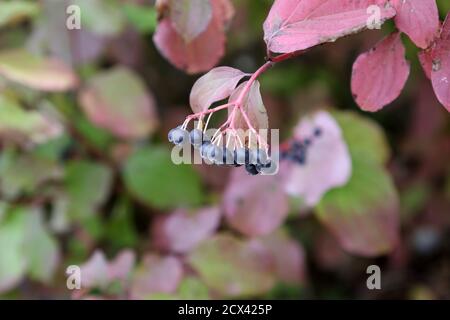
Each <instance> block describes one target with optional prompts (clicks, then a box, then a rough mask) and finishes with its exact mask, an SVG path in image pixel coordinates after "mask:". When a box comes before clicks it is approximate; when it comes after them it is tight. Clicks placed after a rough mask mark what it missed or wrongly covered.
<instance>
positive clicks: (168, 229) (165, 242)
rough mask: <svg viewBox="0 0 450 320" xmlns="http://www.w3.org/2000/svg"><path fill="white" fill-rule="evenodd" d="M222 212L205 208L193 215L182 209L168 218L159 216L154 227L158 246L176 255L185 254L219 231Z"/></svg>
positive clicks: (212, 208)
mask: <svg viewBox="0 0 450 320" xmlns="http://www.w3.org/2000/svg"><path fill="white" fill-rule="evenodd" d="M219 222H220V211H219V209H218V208H216V207H211V208H204V209H201V210H199V211H198V212H195V213H193V214H191V213H189V212H187V211H186V210H184V209H180V210H178V211H176V212H174V213H172V214H171V215H168V216H159V217H158V218H157V220H156V222H155V224H154V225H153V239H154V243H155V244H156V246H158V247H159V248H161V249H164V250H170V251H173V252H176V253H185V252H188V251H190V250H192V249H193V248H195V247H196V246H197V245H198V244H199V243H200V242H201V241H203V240H205V239H206V238H208V237H209V236H212V234H213V232H214V231H215V230H216V229H217V227H218V225H219Z"/></svg>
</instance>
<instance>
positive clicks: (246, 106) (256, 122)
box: [229, 81, 269, 140]
mask: <svg viewBox="0 0 450 320" xmlns="http://www.w3.org/2000/svg"><path fill="white" fill-rule="evenodd" d="M247 84H248V81H246V82H243V83H241V85H240V86H239V87H237V88H236V90H234V92H233V93H232V94H231V97H230V100H229V102H230V103H232V102H236V101H237V100H238V98H239V96H240V94H241V93H242V90H244V88H245V86H246V85H247ZM259 88H260V84H259V81H255V82H253V84H252V86H251V88H250V91H249V93H248V94H247V96H246V97H244V101H243V105H242V109H243V110H244V111H245V112H246V113H247V116H248V118H249V121H250V123H251V125H252V126H253V128H254V129H255V130H258V129H268V128H269V118H268V116H267V111H266V107H265V106H264V102H263V100H262V96H261V92H260V89H259ZM230 112H232V111H231V110H230ZM234 124H235V127H236V128H238V129H243V130H247V129H249V127H248V125H247V122H246V121H245V118H244V116H243V115H242V113H241V112H237V114H236V118H235V119H234ZM255 140H256V139H255Z"/></svg>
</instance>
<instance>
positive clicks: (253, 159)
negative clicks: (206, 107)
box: [168, 127, 276, 175]
mask: <svg viewBox="0 0 450 320" xmlns="http://www.w3.org/2000/svg"><path fill="white" fill-rule="evenodd" d="M168 138H169V141H170V142H172V143H174V144H175V145H182V144H184V143H186V142H187V141H189V142H190V143H191V145H192V146H193V147H194V148H196V149H199V151H200V155H201V157H202V158H203V159H205V160H208V161H209V162H210V163H213V164H216V165H228V166H234V167H240V166H245V169H246V170H247V172H248V173H249V174H251V175H258V174H260V173H261V174H271V173H272V172H275V170H276V167H275V163H272V161H271V160H270V159H269V157H268V155H267V152H266V151H265V150H263V149H248V148H243V147H241V148H235V149H228V148H227V147H226V146H218V145H216V144H214V143H212V142H211V138H210V137H208V136H207V135H206V134H203V131H202V130H200V129H193V130H192V131H191V132H188V131H186V130H185V129H183V128H181V127H178V128H175V129H172V130H170V132H169V135H168Z"/></svg>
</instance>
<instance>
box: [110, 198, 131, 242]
mask: <svg viewBox="0 0 450 320" xmlns="http://www.w3.org/2000/svg"><path fill="white" fill-rule="evenodd" d="M106 237H107V240H108V242H109V243H111V245H112V246H113V247H114V249H115V250H119V249H122V248H130V247H131V248H132V247H135V246H136V245H137V243H138V240H139V239H138V235H137V230H136V228H135V226H134V221H133V211H132V206H131V204H130V201H128V199H126V198H123V199H119V201H118V202H117V203H116V205H115V206H114V209H113V212H112V215H111V217H110V218H109V220H108V222H107V225H106Z"/></svg>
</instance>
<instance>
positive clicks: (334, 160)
mask: <svg viewBox="0 0 450 320" xmlns="http://www.w3.org/2000/svg"><path fill="white" fill-rule="evenodd" d="M316 128H318V129H320V131H321V132H322V133H321V135H320V136H319V137H317V138H315V139H314V140H313V141H312V145H311V146H310V147H309V149H308V150H307V154H306V163H305V164H304V165H303V166H300V165H297V164H291V165H286V166H285V165H283V166H282V167H281V168H280V170H281V174H282V176H283V181H284V186H285V189H286V191H287V192H288V193H289V194H290V195H293V196H299V197H302V198H303V200H304V201H305V203H306V205H308V206H314V205H315V204H317V203H318V202H319V201H320V199H321V198H322V196H323V195H324V194H325V193H326V192H327V191H328V190H330V189H332V188H335V187H339V186H342V185H345V184H346V183H347V181H348V180H349V179H350V175H351V167H352V165H351V159H350V155H349V151H348V148H347V144H346V143H345V141H344V138H343V137H342V132H341V129H340V128H339V125H338V124H337V123H336V121H335V120H334V119H333V118H332V117H331V115H330V114H329V113H327V112H324V111H322V112H318V113H317V114H315V115H314V116H312V117H309V118H306V119H304V120H302V121H300V123H299V124H298V125H297V128H296V129H295V137H294V138H295V139H297V140H299V141H302V139H305V138H310V137H311V136H312V135H313V132H314V130H315V129H316Z"/></svg>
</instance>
